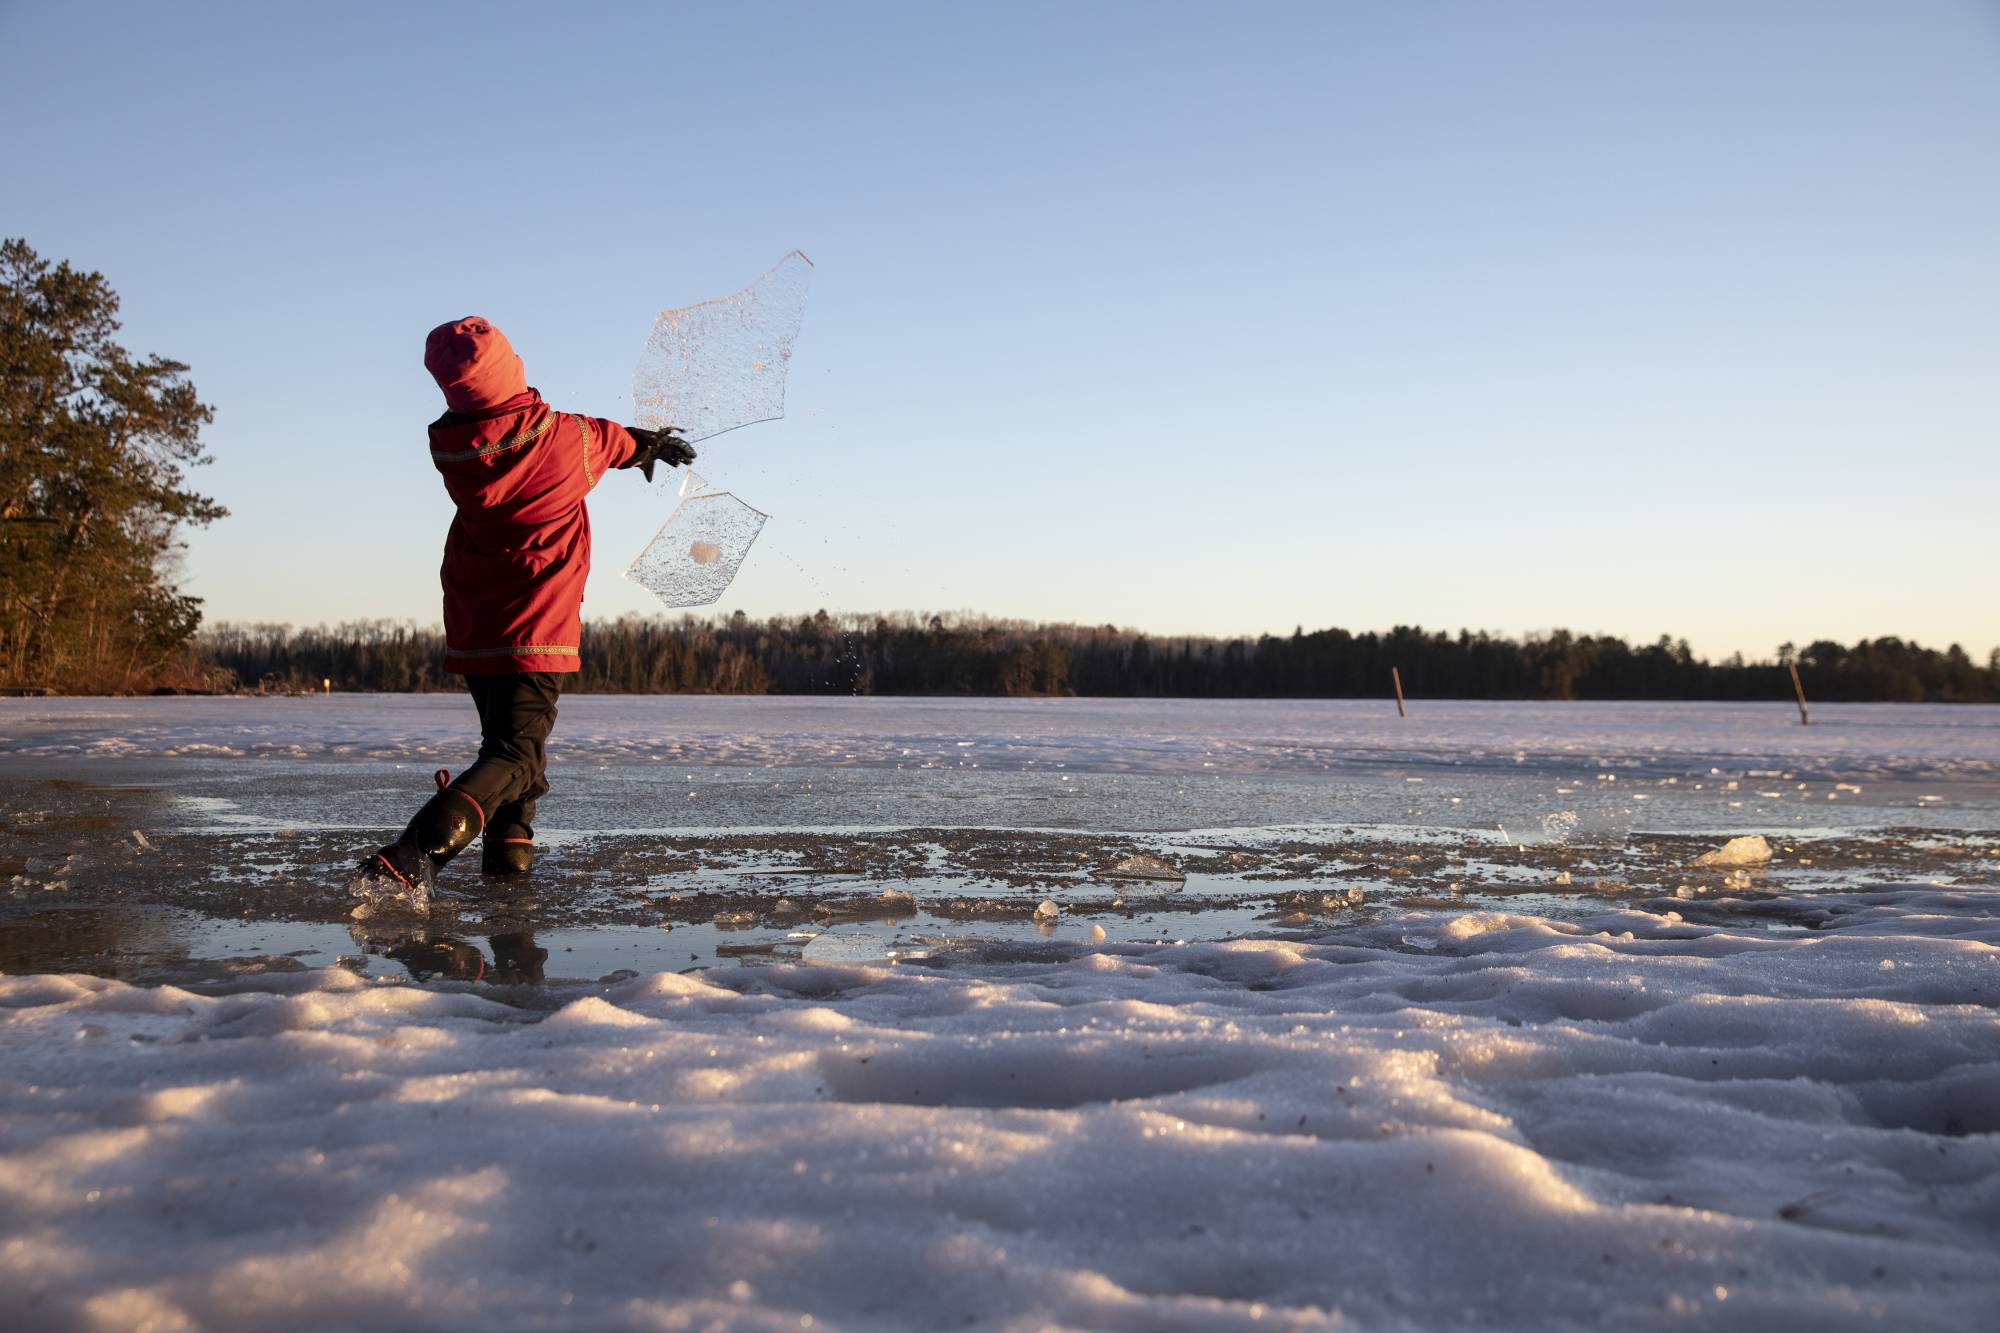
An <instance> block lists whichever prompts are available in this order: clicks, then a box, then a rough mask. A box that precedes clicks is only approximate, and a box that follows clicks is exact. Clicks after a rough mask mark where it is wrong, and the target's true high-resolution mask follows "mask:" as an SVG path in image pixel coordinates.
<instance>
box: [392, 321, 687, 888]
mask: <svg viewBox="0 0 2000 1333" xmlns="http://www.w3.org/2000/svg"><path fill="white" fill-rule="evenodd" d="M424 368H425V369H427V370H429V371H430V373H431V376H432V377H433V378H434V379H436V380H437V383H438V387H439V388H440V389H442V390H444V400H445V406H446V407H447V408H448V409H449V410H447V411H446V412H445V414H444V415H443V416H441V417H439V418H438V419H437V420H436V421H434V422H432V423H431V431H430V434H431V462H432V463H434V464H436V466H437V470H438V471H439V472H440V473H441V474H443V476H444V488H445V490H446V491H448V492H449V493H450V494H451V499H452V503H453V504H454V505H456V506H457V507H458V515H457V517H455V518H453V519H452V521H451V531H450V532H449V533H448V534H446V536H445V539H444V565H443V568H442V569H440V571H439V575H440V577H441V579H442V580H443V583H444V638H445V653H444V669H445V670H446V671H451V672H456V673H457V674H459V675H462V676H464V677H465V683H466V685H467V687H468V688H469V689H470V690H471V691H472V702H473V704H474V705H475V706H476V707H477V708H478V709H479V736H480V745H479V762H477V763H475V764H474V765H473V766H472V767H471V768H468V769H466V770H465V771H464V772H463V773H461V774H459V776H458V780H457V781H456V782H451V781H449V776H448V775H447V774H446V773H445V772H444V771H443V770H439V772H438V787H439V790H438V793H437V795H435V796H433V797H432V798H431V799H430V801H429V803H428V804H426V805H425V806H424V808H423V809H421V810H419V811H418V812H417V815H416V818H414V819H412V820H411V821H410V826H409V827H408V828H406V829H404V830H403V836H402V837H401V838H399V839H397V840H396V841H395V842H393V843H391V844H389V845H388V846H387V847H384V848H383V849H382V850H381V851H379V852H376V853H375V854H374V855H373V856H370V857H369V858H368V859H367V860H366V861H365V862H363V864H362V873H363V874H365V875H368V876H370V877H373V878H384V877H387V878H393V879H396V880H399V881H401V882H403V883H404V884H414V883H416V882H419V881H421V882H423V883H425V884H426V885H428V883H429V881H430V879H431V877H432V875H433V874H434V873H435V872H436V870H437V868H438V867H440V866H442V865H443V864H444V863H445V862H447V861H449V860H451V858H452V857H454V856H456V855H458V853H459V852H461V851H463V850H464V849H465V848H466V846H467V845H469V844H470V843H471V842H472V840H473V839H474V838H476V837H479V836H480V835H481V833H484V834H485V845H484V854H483V856H482V858H481V859H482V862H483V867H482V868H483V869H484V870H485V871H486V872H487V873H488V874H518V873H520V872H522V871H525V870H527V869H528V867H529V866H530V865H531V864H532V862H533V859H534V836H535V834H534V827H533V825H534V817H535V802H536V800H537V799H539V798H540V797H541V796H542V795H544V794H545V793H546V792H547V791H548V789H549V784H548V782H547V781H546V779H545V778H544V776H543V769H544V765H545V762H546V756H545V752H544V746H545V745H546V744H547V742H548V738H549V729H550V728H551V727H553V726H554V725H555V720H556V695H557V693H558V688H557V687H558V682H559V681H560V680H561V678H562V677H563V675H565V674H566V673H568V672H572V671H577V670H580V669H581V667H582V663H581V662H580V661H579V659H578V657H577V645H578V642H579V640H580V638H581V635H582V628H583V620H582V616H583V584H584V580H585V578H586V577H587V576H588V575H589V573H590V515H589V514H588V513H587V512H585V510H584V503H583V502H584V497H585V496H587V495H589V494H590V490H591V488H592V487H593V486H595V485H596V484H597V481H598V478H600V477H602V476H603V475H604V474H605V473H606V472H608V471H610V470H611V469H613V468H632V467H636V468H640V469H642V470H643V471H644V472H645V475H646V480H648V481H651V480H652V479H653V466H654V464H656V463H666V464H668V465H669V466H678V465H680V464H682V463H687V462H691V461H693V459H694V450H692V449H690V448H689V447H688V446H687V444H686V443H685V442H684V441H682V440H681V439H680V438H679V437H678V436H676V435H675V434H674V433H673V432H672V431H671V430H662V431H649V430H641V429H639V428H637V427H629V426H620V425H618V424H617V423H615V422H611V421H606V420H604V419H603V418H602V417H586V416H578V415H575V414H573V413H569V412H557V411H555V410H554V409H552V408H551V407H550V406H549V405H548V404H547V403H545V402H543V401H542V396H541V395H540V394H539V393H537V392H535V391H534V390H533V389H531V388H529V387H528V381H527V373H526V371H525V369H524V368H523V366H522V364H521V358H520V357H518V356H516V355H515V354H514V349H513V347H512V346H511V345H509V343H508V342H507V338H506V335H505V334H503V333H501V332H500V330H499V329H497V328H495V327H493V325H492V324H491V323H489V322H488V321H486V320H484V319H480V318H478V317H477V316H467V317H466V318H464V319H460V320H455V321H453V322H452V323H449V324H440V325H439V326H438V327H437V328H435V329H432V330H431V333H430V337H428V338H427V339H425V340H424Z"/></svg>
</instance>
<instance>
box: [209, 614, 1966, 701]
mask: <svg viewBox="0 0 2000 1333" xmlns="http://www.w3.org/2000/svg"><path fill="white" fill-rule="evenodd" d="M196 651H197V654H198V658H197V662H196V663H195V666H196V668H197V670H196V672H195V673H193V674H194V676H195V677H196V678H199V679H203V680H205V681H206V682H207V684H208V685H209V686H210V687H211V688H217V689H265V690H310V689H318V688H320V685H321V682H322V681H331V682H332V685H333V687H334V688H335V689H340V690H416V691H422V690H437V689H456V688H458V681H457V678H456V677H450V676H446V675H444V674H443V673H442V672H441V671H440V670H439V667H438V663H439V659H440V658H441V657H442V656H443V651H444V642H443V635H442V634H441V633H440V632H439V631H437V630H434V629H423V628H417V627H414V626H411V625H407V624H395V623H391V622H385V621H368V622H362V623H357V624H344V625H338V626H332V627H328V626H314V627H311V628H305V629H293V628H292V627H290V626H288V625H228V624H225V625H218V626H216V627H214V628H212V629H209V630H206V631H204V632H203V633H202V634H201V636H200V638H199V639H198V640H197V644H196ZM1792 662H1796V663H1797V664H1798V667H1799V669H1800V671H1801V672H1802V673H1803V674H1804V676H1805V679H1806V682H1807V689H1808V691H1809V692H1810V695H1811V697H1812V699H1813V700H1814V701H1816V702H1817V701H1850V702H1871V701H1879V702H1919V701H1931V702H1953V703H1993V702H2000V649H1996V650H1994V652H1993V654H1992V655H1991V656H1990V657H1989V658H1988V659H1987V662H1986V664H1985V665H1984V666H1981V665H1979V664H1977V663H1975V662H1974V661H1973V660H1972V659H1971V658H1970V657H1969V656H1968V655H1967V654H1966V652H1965V650H1964V649H1962V648H1960V647H1959V646H1957V645H1956V644H1954V645H1952V646H1951V647H1950V648H1949V649H1946V650H1945V651H1943V652H1940V651H1938V650H1936V649H1932V648H1924V647H1920V646H1918V645H1916V644H1913V643H1905V642H1903V641H1902V640H1901V639H1895V638H1883V639H1872V640H1864V641H1862V642H1860V643H1857V644H1855V645H1853V646H1852V647H1847V646H1843V645H1841V644H1838V643H1833V642H1831V641H1825V640H1822V641H1820V642H1817V643H1813V644H1809V645H1807V646H1805V647H1803V648H1795V647H1794V646H1793V645H1791V644H1785V645H1783V646H1782V647H1780V648H1779V649H1778V650H1777V653H1776V655H1775V657H1774V658H1772V659H1771V660H1768V661H1760V662H1746V661H1745V660H1743V658H1742V657H1741V656H1740V655H1739V656H1734V657H1731V658H1729V659H1728V660H1726V661H1721V662H1709V661H1705V660H1703V659H1701V658H1698V657H1696V656H1695V655H1694V654H1693V653H1692V652H1690V651H1689V650H1688V646H1687V643H1686V641H1685V640H1679V641H1676V640H1672V639H1668V638H1664V637H1663V638H1661V639H1659V640H1658V641H1657V642H1655V643H1651V644H1647V645H1644V646H1642V647H1634V646H1633V645H1631V644H1629V643H1626V642H1625V641H1624V640H1623V639H1617V638H1612V637H1609V636H1605V635H1590V634H1572V633H1570V632H1568V631H1566V630H1557V631H1554V632H1552V633H1548V634H1542V635H1532V636H1529V637H1527V638H1525V639H1518V640H1517V639H1510V638H1504V637H1500V636H1496V635H1491V634H1484V633H1472V632H1469V631H1460V632H1459V633H1457V634H1446V633H1438V632H1428V631H1425V630H1422V629H1417V628H1410V627H1398V628H1396V629H1392V630H1390V631H1388V632H1387V633H1374V632H1370V633H1365V634H1354V633H1350V632H1349V631H1347V630H1342V629H1325V630H1315V631H1312V632H1307V631H1306V630H1304V629H1303V628H1301V629H1299V630H1295V631H1294V632H1293V633H1291V634H1289V635H1281V636H1280V635H1265V636H1262V637H1259V638H1255V639H1243V638H1239V639H1216V638H1202V637H1191V636H1155V635H1148V634H1142V633H1140V632H1138V631H1137V630H1131V629H1120V628H1117V627H1115V626H1111V625H1102V626H1095V627H1093V626H1084V625H1038V624H1029V623H1026V622H1020V621H1002V620H990V619H985V618H981V617H973V616H929V617H917V616H910V615H889V616H843V617H834V616H829V615H828V614H827V613H826V612H824V611H821V612H819V613H818V614H816V615H812V616H805V617H801V618H798V619H783V618H774V619H771V620H751V619H749V618H748V617H746V616H745V615H744V614H743V613H742V612H740V611H739V612H737V613H736V614H735V615H733V616H731V617H729V618H728V619H726V620H704V619H697V618H695V617H693V616H688V617H683V618H682V619H679V620H664V619H641V618H638V617H628V618H625V619H622V620H616V621H611V622H598V623H594V624H586V625H585V626H584V627H583V672H582V674H581V676H580V677H578V678H577V679H576V680H575V681H574V682H573V683H572V684H571V685H570V686H569V688H570V689H571V690H580V691H588V692H595V693H631V694H663V693H688V694H917V695H924V694H928V695H1059V694H1068V695H1093V696H1110V697H1121V696H1122V697H1167V696H1172V697H1188V698H1251V699H1283V698H1364V697H1377V696H1381V695H1383V694H1385V693H1386V692H1387V691H1388V689H1389V669H1390V668H1391V667H1392V666H1393V667H1397V668H1399V669H1400V670H1401V672H1402V677H1403V688H1404V689H1405V690H1406V691H1407V692H1408V693H1409V694H1410V695H1411V696H1412V697H1429V698H1455V699H1707V700H1748V699H1786V698H1790V697H1791V689H1792V687H1791V680H1790V676H1789V673H1788V672H1787V670H1786V666H1787V664H1788V663H1792Z"/></svg>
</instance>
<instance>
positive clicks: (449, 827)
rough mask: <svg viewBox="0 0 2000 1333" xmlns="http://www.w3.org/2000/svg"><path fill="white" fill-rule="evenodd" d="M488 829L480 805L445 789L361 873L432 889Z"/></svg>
mask: <svg viewBox="0 0 2000 1333" xmlns="http://www.w3.org/2000/svg"><path fill="white" fill-rule="evenodd" d="M485 825H486V813H485V811H483V810H481V809H480V808H479V802H477V801H475V800H473V799H472V798H471V797H470V796H467V795H466V794H465V793H464V792H462V791H458V790H456V789H454V788H446V789H444V790H442V791H440V792H438V794H437V795H435V796H433V797H431V798H430V800H428V801H426V802H424V808H423V809H421V810H419V811H417V814H416V818H414V819H412V820H411V821H410V826H409V827H408V828H406V829H404V830H403V836H402V837H400V838H398V839H396V841H394V842H392V843H390V844H389V845H388V846H387V847H384V848H383V849H382V850H381V851H379V852H377V853H375V854H374V855H373V856H371V857H369V858H368V859H367V860H366V861H363V862H362V863H361V873H362V874H364V875H371V876H374V877H376V878H381V877H384V876H386V877H389V878H392V879H396V880H400V881H401V882H402V883H403V884H404V885H405V886H407V887H411V888H414V887H416V886H417V885H419V884H421V885H423V886H424V887H425V888H429V886H430V883H431V881H432V880H433V879H434V878H435V877H436V875H437V872H438V870H439V869H440V868H441V867H442V866H443V865H444V863H445V862H447V861H449V860H451V858H452V857H454V856H457V855H458V854H459V853H460V852H462V851H464V850H465V849H466V848H467V847H468V846H470V845H471V843H472V840H473V839H474V838H476V837H478V836H479V831H480V829H482V828H484V827H485Z"/></svg>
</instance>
